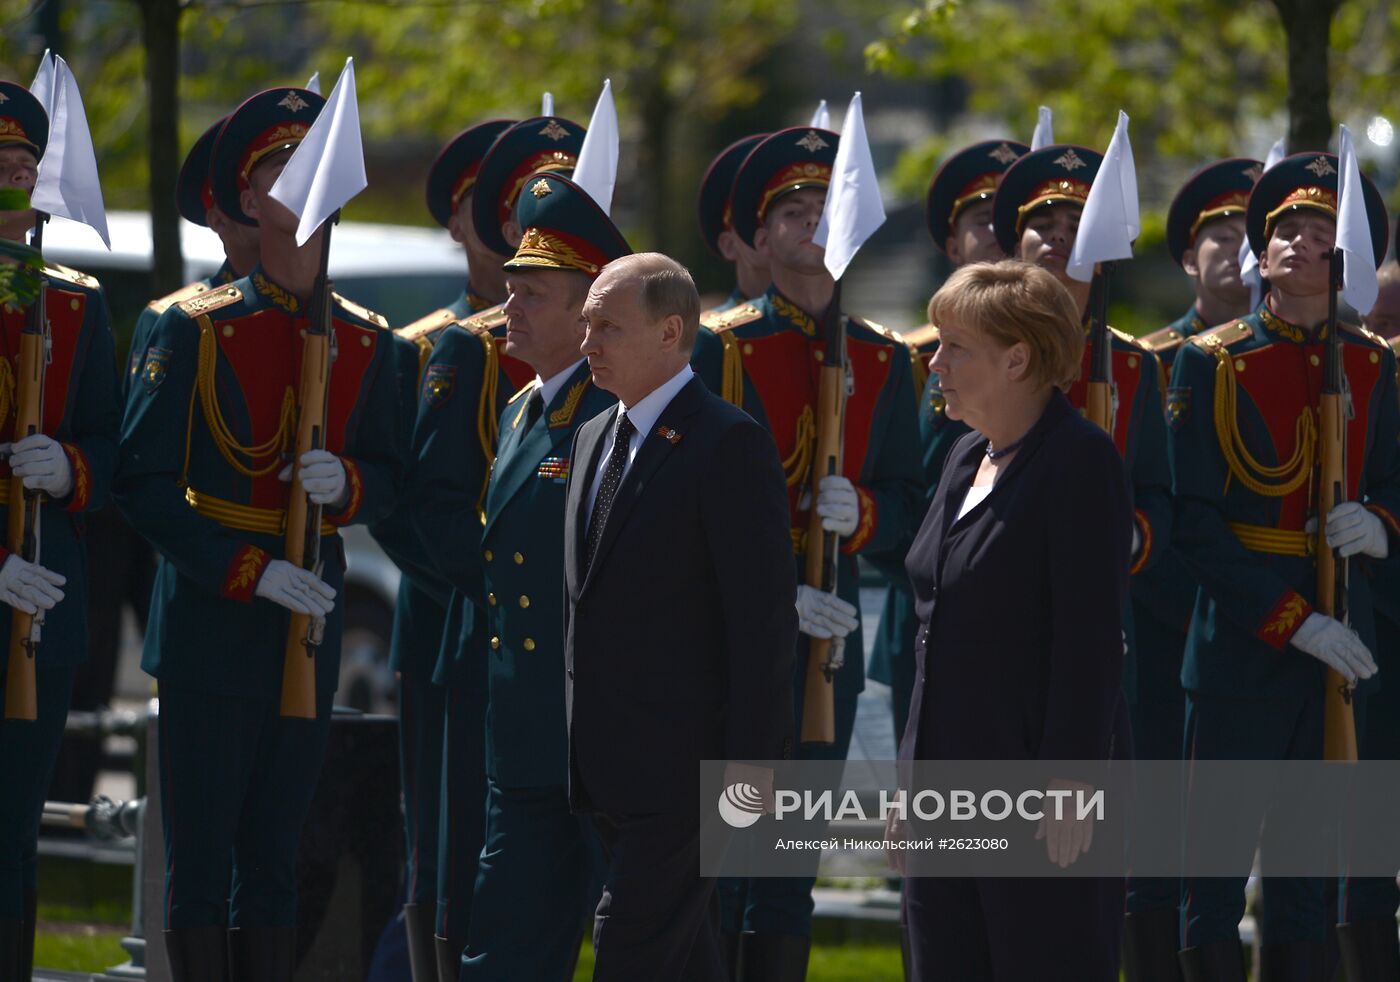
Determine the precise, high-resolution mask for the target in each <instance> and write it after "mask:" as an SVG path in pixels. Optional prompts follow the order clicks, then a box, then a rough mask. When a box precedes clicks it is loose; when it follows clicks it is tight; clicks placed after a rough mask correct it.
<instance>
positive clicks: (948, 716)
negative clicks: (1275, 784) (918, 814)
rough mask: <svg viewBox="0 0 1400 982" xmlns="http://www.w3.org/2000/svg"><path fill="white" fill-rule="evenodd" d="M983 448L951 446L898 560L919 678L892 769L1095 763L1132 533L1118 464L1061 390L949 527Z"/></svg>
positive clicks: (1117, 662)
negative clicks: (943, 763)
mask: <svg viewBox="0 0 1400 982" xmlns="http://www.w3.org/2000/svg"><path fill="white" fill-rule="evenodd" d="M986 446H987V439H986V437H984V436H982V435H981V434H979V433H975V432H974V433H969V434H967V435H966V436H964V437H963V438H962V439H961V440H959V441H958V442H957V444H956V445H955V446H954V447H953V449H952V451H951V452H950V453H949V456H948V463H947V466H946V467H945V469H944V472H943V478H942V480H941V481H940V482H939V485H938V491H937V492H936V493H935V494H934V498H933V502H932V503H931V504H930V506H929V511H928V514H927V516H925V518H924V524H923V527H922V528H921V529H920V530H919V534H918V537H917V538H916V539H915V541H914V545H913V548H912V549H911V550H910V552H909V558H908V561H907V564H906V566H907V569H908V571H909V576H910V579H911V581H912V583H913V586H914V594H915V604H916V609H917V612H918V616H919V623H920V628H919V634H918V640H917V644H916V655H917V658H918V666H919V674H918V677H917V678H916V679H915V681H914V694H913V701H912V703H911V705H910V710H909V724H908V726H907V727H906V729H905V732H904V739H903V741H902V742H901V744H900V758H901V759H902V760H908V759H946V760H956V759H1023V760H1036V759H1039V760H1059V759H1063V760H1076V759H1077V760H1091V759H1092V760H1102V759H1107V758H1108V757H1109V756H1110V754H1111V751H1112V750H1113V749H1115V748H1114V747H1113V745H1112V744H1113V740H1114V736H1115V733H1116V732H1118V731H1119V729H1120V726H1121V717H1118V715H1117V713H1118V710H1119V708H1120V707H1119V701H1120V699H1121V695H1120V686H1121V681H1122V666H1123V638H1122V633H1121V632H1122V614H1121V611H1122V610H1123V603H1124V598H1125V596H1126V593H1127V589H1128V551H1129V547H1130V545H1131V539H1132V522H1133V518H1132V499H1131V494H1130V491H1129V489H1128V481H1127V474H1126V470H1125V468H1124V466H1123V461H1122V459H1121V458H1120V457H1119V456H1118V451H1117V450H1116V449H1114V445H1113V441H1112V440H1111V439H1110V438H1109V437H1108V435H1107V434H1105V433H1104V432H1103V431H1101V430H1100V429H1098V428H1097V427H1095V426H1094V425H1093V424H1092V423H1089V422H1088V421H1087V420H1085V419H1083V418H1082V417H1080V415H1079V414H1078V413H1076V412H1075V411H1074V409H1073V408H1072V407H1071V406H1070V404H1069V402H1068V401H1067V400H1066V399H1065V398H1064V397H1063V396H1062V395H1061V394H1059V393H1058V392H1057V393H1056V394H1055V395H1054V396H1053V397H1052V398H1051V400H1050V403H1049V405H1048V406H1047V407H1046V409H1045V412H1044V413H1043V414H1042V415H1041V418H1040V420H1039V421H1038V422H1037V423H1036V424H1035V426H1033V427H1032V428H1031V431H1030V433H1029V434H1028V436H1027V438H1026V442H1025V444H1024V445H1023V446H1022V448H1021V450H1020V451H1019V452H1018V453H1017V454H1016V456H1015V457H1014V458H1012V461H1011V463H1010V465H1009V466H1008V467H1007V469H1006V471H1005V473H1003V474H1002V475H1001V476H1000V477H999V478H998V480H997V483H996V486H995V487H994V488H993V489H992V491H991V493H990V494H989V495H988V496H987V497H986V498H985V499H984V500H983V501H982V502H981V503H979V504H978V505H977V506H976V507H975V508H973V509H972V510H971V511H970V512H968V513H967V515H965V516H964V517H963V518H962V519H960V520H958V521H954V519H955V518H956V517H957V514H958V511H959V510H960V508H961V507H962V502H963V498H964V497H965V496H966V493H967V489H968V488H969V487H970V486H971V484H972V479H973V477H974V475H975V474H976V473H977V467H978V465H979V464H980V463H981V461H982V459H983V455H984V452H985V449H986ZM1120 736H1121V733H1120ZM1116 749H1117V751H1118V753H1119V754H1122V752H1123V749H1124V748H1122V747H1118V748H1116ZM1065 776H1067V777H1069V776H1072V775H1065Z"/></svg>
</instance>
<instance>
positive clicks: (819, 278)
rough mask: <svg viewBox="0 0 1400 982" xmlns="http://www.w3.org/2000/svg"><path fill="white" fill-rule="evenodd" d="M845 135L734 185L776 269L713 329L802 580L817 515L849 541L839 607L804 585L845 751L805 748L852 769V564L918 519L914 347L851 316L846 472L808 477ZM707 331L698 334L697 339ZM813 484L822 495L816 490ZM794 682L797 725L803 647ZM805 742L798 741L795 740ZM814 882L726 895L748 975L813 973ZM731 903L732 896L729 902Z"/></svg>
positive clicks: (746, 234) (747, 171) (902, 538)
mask: <svg viewBox="0 0 1400 982" xmlns="http://www.w3.org/2000/svg"><path fill="white" fill-rule="evenodd" d="M837 140H838V137H837V135H836V134H835V133H832V132H830V131H828V130H820V129H815V128H807V127H799V128H796V129H787V130H781V131H779V132H777V133H774V134H772V135H771V136H769V137H767V138H765V139H764V140H763V141H762V142H761V143H759V144H758V145H757V146H756V147H755V148H754V149H753V150H752V152H750V154H749V155H748V157H747V158H746V159H745V160H744V163H743V164H742V165H741V166H740V168H739V172H738V174H737V176H736V177H735V181H734V190H733V206H732V217H733V227H734V231H735V232H736V233H737V234H738V236H739V237H740V238H741V239H742V240H743V241H744V242H745V243H746V244H748V245H750V246H752V247H753V248H755V249H756V250H757V251H758V253H759V255H760V256H763V257H764V258H766V259H767V261H768V264H769V270H770V272H771V274H772V280H773V282H772V285H771V286H769V288H768V290H767V291H766V292H765V293H764V294H763V295H762V296H761V297H757V298H755V299H753V300H751V301H749V302H747V303H743V304H740V305H738V306H736V307H734V308H732V309H730V310H728V311H725V312H723V313H721V314H719V315H714V316H711V317H710V318H708V321H707V325H706V326H708V327H709V328H710V329H712V330H714V331H715V332H716V333H717V334H718V335H719V336H720V337H721V339H722V340H723V343H724V344H725V348H726V352H729V351H734V350H737V353H738V355H739V357H740V359H741V361H742V367H743V374H744V379H743V381H744V382H745V383H746V384H748V385H751V386H752V390H753V392H754V393H756V396H757V399H758V400H759V407H760V408H761V409H762V411H763V413H764V417H765V421H766V425H767V426H768V429H769V431H770V432H771V433H772V434H773V438H774V441H775V442H776V443H777V445H778V451H779V455H780V456H781V457H782V458H783V467H784V471H785V473H786V475H787V480H788V489H789V505H790V508H791V513H792V514H791V518H792V534H793V553H794V559H795V562H794V574H795V575H797V574H798V572H799V571H800V570H801V569H802V564H803V561H804V557H805V553H806V549H805V544H804V538H805V534H806V531H807V525H808V520H809V515H810V512H811V509H813V508H815V509H816V511H817V513H818V514H820V515H821V516H822V519H823V524H824V527H825V528H826V529H828V530H830V531H833V532H836V533H837V534H838V535H839V536H840V537H841V555H840V561H839V573H838V582H839V584H840V587H839V596H836V595H832V594H827V593H824V592H822V591H820V590H817V589H814V588H811V587H807V586H800V587H799V588H798V610H799V622H800V626H801V629H802V631H803V632H804V633H806V634H807V635H808V636H810V637H842V638H844V639H845V649H844V650H845V665H844V667H842V668H840V669H839V670H838V671H837V672H836V675H835V711H836V740H835V743H834V744H832V745H829V746H820V745H813V746H805V747H803V748H802V751H801V753H800V756H802V757H804V758H807V759H826V760H843V759H845V756H846V751H847V748H848V746H849V743H850V739H851V731H852V726H853V724H854V721H855V707H856V699H857V697H858V696H859V694H860V692H861V690H862V689H863V688H864V685H865V666H864V657H863V652H864V647H863V644H862V642H861V631H860V621H859V614H858V610H857V606H858V605H857V598H858V593H857V589H858V580H859V577H858V572H857V569H856V562H855V560H856V556H858V555H862V554H866V555H879V554H884V553H890V552H893V551H894V550H896V549H898V548H899V547H901V546H902V545H904V544H907V542H908V541H909V538H910V537H911V536H912V534H913V529H914V526H915V525H916V524H917V523H918V520H919V518H920V516H921V512H920V507H919V506H920V502H921V500H922V481H921V479H920V475H919V469H918V422H917V420H916V418H915V396H914V386H913V379H912V374H911V371H910V361H909V349H908V348H907V347H905V345H904V344H903V342H902V341H901V340H900V339H899V337H898V335H895V334H894V333H892V332H890V331H888V330H886V329H884V328H881V327H877V326H875V325H873V324H870V323H868V322H866V321H863V320H860V319H859V318H855V317H850V318H848V325H847V352H846V355H847V359H848V361H847V364H848V365H849V367H850V368H849V370H850V374H851V380H852V381H851V387H850V392H849V395H848V397H847V401H846V411H845V425H844V428H843V442H844V450H843V454H844V457H843V471H842V473H841V474H839V475H829V476H826V477H823V478H822V479H821V481H820V482H819V483H816V482H814V481H813V477H812V467H811V461H812V454H813V445H814V439H815V435H816V433H815V425H814V420H815V406H816V399H817V384H816V383H817V377H818V370H819V368H820V366H821V362H822V359H823V357H824V350H823V349H824V342H823V341H822V340H821V337H820V332H819V331H818V329H817V323H818V318H820V317H821V316H822V314H823V312H824V311H825V310H826V308H827V306H828V304H829V302H830V300H831V297H832V296H833V294H834V289H835V283H834V282H833V280H832V279H831V276H830V274H829V273H827V271H826V267H825V265H824V264H823V253H822V250H821V248H819V247H817V246H815V245H813V244H812V235H813V232H814V231H815V229H816V226H817V222H818V220H819V219H820V217H821V214H822V209H823V205H824V202H825V200H826V189H827V186H828V184H829V183H830V180H831V167H832V162H833V160H834V159H835V155H836V145H837ZM702 334H703V332H702ZM814 483H815V486H814ZM801 647H802V648H803V650H802V651H801V652H800V654H799V657H798V662H799V665H800V668H799V670H798V672H797V677H796V678H795V679H794V685H795V690H794V698H795V700H796V703H797V719H798V720H799V725H800V720H801V713H802V692H803V685H804V679H805V674H806V666H807V658H806V657H805V655H806V651H805V645H803V646H801ZM795 736H796V734H794V737H795ZM813 882H814V880H813V878H809V877H804V878H795V879H771V878H763V879H752V880H748V881H747V883H746V889H744V890H740V891H737V893H738V895H737V896H736V895H735V894H736V891H734V890H733V889H732V888H730V889H725V890H722V897H721V900H722V907H723V908H724V915H723V916H724V917H725V919H726V920H725V926H726V928H728V929H730V930H733V929H734V928H736V927H742V930H743V932H744V933H743V935H742V940H741V942H740V949H741V950H740V955H739V959H740V962H741V965H742V967H741V971H742V974H743V977H745V978H762V979H773V980H777V982H788V980H796V979H801V978H803V977H804V976H805V973H806V966H807V955H808V950H809V946H810V936H811V915H812V898H811V889H812V884H813ZM726 894H727V896H726Z"/></svg>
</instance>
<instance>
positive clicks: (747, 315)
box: [700, 303, 763, 334]
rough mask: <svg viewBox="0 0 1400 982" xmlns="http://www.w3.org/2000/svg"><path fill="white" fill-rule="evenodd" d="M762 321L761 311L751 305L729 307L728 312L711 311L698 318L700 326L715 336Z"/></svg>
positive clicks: (742, 304)
mask: <svg viewBox="0 0 1400 982" xmlns="http://www.w3.org/2000/svg"><path fill="white" fill-rule="evenodd" d="M762 319H763V311H761V310H759V309H758V308H757V307H755V306H754V305H753V304H751V303H741V304H739V305H738V306H737V307H730V308H729V309H728V310H720V311H711V312H710V313H708V314H703V315H702V316H701V317H700V325H701V326H702V327H707V328H709V329H710V330H711V331H714V332H715V333H716V334H721V333H723V332H724V331H730V330H733V329H734V328H736V327H741V326H743V325H744V324H752V323H753V322H754V321H756V320H762Z"/></svg>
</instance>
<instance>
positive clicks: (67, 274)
mask: <svg viewBox="0 0 1400 982" xmlns="http://www.w3.org/2000/svg"><path fill="white" fill-rule="evenodd" d="M44 275H45V276H46V277H48V278H49V279H51V280H58V281H59V282H60V283H72V284H73V285H74V286H81V287H84V288H85V289H88V290H96V289H99V288H101V286H102V284H101V283H98V282H97V277H95V276H89V275H88V274H87V273H80V272H78V271H77V270H76V269H72V268H70V267H68V266H60V265H59V264H58V263H52V264H45V266H44Z"/></svg>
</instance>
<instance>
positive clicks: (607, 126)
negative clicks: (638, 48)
mask: <svg viewBox="0 0 1400 982" xmlns="http://www.w3.org/2000/svg"><path fill="white" fill-rule="evenodd" d="M617 146H618V134H617V107H616V106H615V105H613V95H612V80H611V79H604V80H603V91H602V93H600V94H599V96H598V104H597V105H596V106H594V107H593V118H592V119H590V120H589V121H588V131H587V132H586V133H584V135H583V146H582V147H581V148H579V152H578V163H577V164H575V165H574V183H575V184H577V185H578V186H579V187H581V188H583V189H584V190H585V191H587V192H588V196H589V197H590V198H592V199H593V200H594V201H596V202H598V207H599V208H601V209H603V214H605V215H607V214H611V213H612V196H613V188H614V187H615V186H616V185H617V157H618V150H617Z"/></svg>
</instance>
